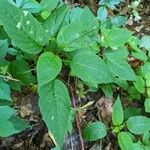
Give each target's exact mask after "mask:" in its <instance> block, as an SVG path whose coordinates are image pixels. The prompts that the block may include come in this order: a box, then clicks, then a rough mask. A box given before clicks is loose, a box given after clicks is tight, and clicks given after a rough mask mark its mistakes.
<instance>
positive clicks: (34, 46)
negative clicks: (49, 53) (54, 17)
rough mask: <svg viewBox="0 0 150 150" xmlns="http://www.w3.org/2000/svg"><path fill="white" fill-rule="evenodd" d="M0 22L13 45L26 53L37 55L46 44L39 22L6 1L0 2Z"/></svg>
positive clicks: (44, 33)
mask: <svg viewBox="0 0 150 150" xmlns="http://www.w3.org/2000/svg"><path fill="white" fill-rule="evenodd" d="M8 10H9V11H8ZM6 18H7V19H6ZM0 20H1V21H2V24H3V26H4V29H5V31H6V32H7V34H8V36H9V37H10V38H11V39H12V41H13V43H15V45H16V46H17V47H19V48H20V49H21V50H22V51H24V52H26V53H30V54H36V53H39V52H40V50H41V49H42V46H44V45H45V44H46V43H47V40H48V38H47V34H46V32H45V30H44V29H43V28H42V26H41V24H40V22H38V21H37V20H36V19H35V18H34V17H33V16H32V15H31V14H30V13H29V12H28V11H22V10H21V9H19V8H17V7H16V6H15V5H13V4H11V3H10V2H8V0H1V1H0Z"/></svg>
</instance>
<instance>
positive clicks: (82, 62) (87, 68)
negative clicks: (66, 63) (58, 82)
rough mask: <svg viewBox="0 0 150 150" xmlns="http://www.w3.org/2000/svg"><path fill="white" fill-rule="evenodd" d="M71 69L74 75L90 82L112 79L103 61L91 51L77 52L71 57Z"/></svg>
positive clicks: (106, 81)
mask: <svg viewBox="0 0 150 150" xmlns="http://www.w3.org/2000/svg"><path fill="white" fill-rule="evenodd" d="M71 70H72V72H73V74H74V75H76V76H77V77H79V78H81V79H82V80H83V81H86V82H90V83H92V82H93V83H109V82H111V81H112V76H111V73H110V72H109V70H108V68H107V66H106V64H105V63H104V61H103V60H102V59H101V58H100V57H99V56H97V55H95V54H93V53H85V52H83V53H79V54H77V55H75V56H74V57H73V60H72V62H71Z"/></svg>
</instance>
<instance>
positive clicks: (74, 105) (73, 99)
mask: <svg viewBox="0 0 150 150" xmlns="http://www.w3.org/2000/svg"><path fill="white" fill-rule="evenodd" d="M70 89H71V95H72V103H73V107H74V108H76V102H75V97H74V93H73V88H72V86H70ZM79 122H80V121H79V115H78V113H77V115H76V125H77V129H78V133H79V138H80V144H81V150H85V149H84V142H83V138H82V134H81V128H80V123H79Z"/></svg>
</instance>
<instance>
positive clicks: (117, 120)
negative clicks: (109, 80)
mask: <svg viewBox="0 0 150 150" xmlns="http://www.w3.org/2000/svg"><path fill="white" fill-rule="evenodd" d="M123 119H124V114H123V108H122V104H121V101H120V98H119V96H118V98H117V100H116V101H115V103H114V106H113V112H112V122H113V125H115V126H118V125H121V124H122V123H123Z"/></svg>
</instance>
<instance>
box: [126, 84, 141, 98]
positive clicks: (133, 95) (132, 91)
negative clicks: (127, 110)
mask: <svg viewBox="0 0 150 150" xmlns="http://www.w3.org/2000/svg"><path fill="white" fill-rule="evenodd" d="M128 95H129V96H131V98H132V99H133V98H134V99H137V100H140V97H141V95H140V93H139V91H138V90H137V89H136V88H135V87H134V86H131V85H130V86H129V88H128Z"/></svg>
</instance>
